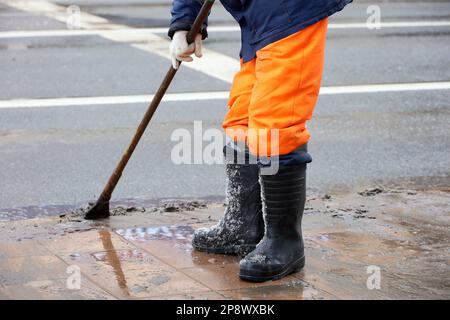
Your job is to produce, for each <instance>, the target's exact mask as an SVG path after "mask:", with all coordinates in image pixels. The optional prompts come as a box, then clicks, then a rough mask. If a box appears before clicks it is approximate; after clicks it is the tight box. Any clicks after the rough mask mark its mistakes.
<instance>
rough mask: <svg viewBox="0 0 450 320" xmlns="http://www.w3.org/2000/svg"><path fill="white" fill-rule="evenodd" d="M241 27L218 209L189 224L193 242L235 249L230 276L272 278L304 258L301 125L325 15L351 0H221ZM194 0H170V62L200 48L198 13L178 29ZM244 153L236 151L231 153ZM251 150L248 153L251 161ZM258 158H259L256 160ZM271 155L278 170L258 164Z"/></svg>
mask: <svg viewBox="0 0 450 320" xmlns="http://www.w3.org/2000/svg"><path fill="white" fill-rule="evenodd" d="M221 2H222V4H223V6H224V7H225V9H226V10H227V11H229V12H230V13H231V15H232V16H233V17H234V18H235V20H236V21H237V22H238V23H239V26H240V29H241V51H240V70H239V71H238V72H237V74H236V75H235V77H234V80H233V84H232V87H231V91H230V95H229V100H228V113H227V115H226V116H225V119H224V121H223V128H224V129H225V133H226V135H227V137H228V138H229V139H230V142H229V143H227V145H226V146H225V147H224V153H225V154H226V155H232V156H231V157H229V156H227V157H225V159H226V175H227V190H226V209H225V213H224V217H223V218H222V219H221V220H220V222H219V223H218V224H217V225H216V226H214V227H212V228H202V229H198V230H196V231H195V233H194V236H193V240H192V244H193V247H194V248H195V249H197V250H200V251H205V252H212V253H221V254H239V255H242V256H243V258H242V260H241V261H240V268H239V276H240V278H241V279H243V280H248V281H257V282H260V281H268V280H275V279H280V278H282V277H284V276H286V275H288V274H291V273H293V272H296V271H298V270H300V269H302V268H303V267H304V265H305V254H304V244H303V237H302V231H301V221H302V216H303V210H304V206H305V197H306V166H307V163H310V162H311V161H312V158H311V156H310V155H309V153H308V152H307V143H308V141H309V139H310V134H309V132H308V130H307V128H306V126H305V125H306V122H307V121H308V120H310V119H311V117H312V114H313V110H314V106H315V104H316V101H317V98H318V95H319V89H320V84H321V79H322V71H323V66H324V51H325V37H326V33H327V25H328V17H329V16H330V15H332V14H334V13H336V12H338V11H340V10H342V9H343V8H344V7H345V6H346V5H347V4H349V3H350V2H352V0H302V1H299V0H221ZM202 4H203V1H202V0H173V6H172V11H171V13H172V19H171V24H170V29H169V33H168V35H169V37H170V38H171V39H172V41H171V45H170V50H171V56H172V64H173V67H174V68H178V66H179V61H185V62H190V61H192V60H193V58H192V55H195V56H197V57H199V58H200V57H202V41H203V40H204V39H205V38H206V37H207V36H208V33H207V22H205V24H204V25H203V27H202V29H201V32H200V33H199V34H198V35H197V37H196V39H195V41H194V43H193V44H188V43H187V40H186V35H187V32H188V30H189V29H190V28H191V26H192V24H193V22H194V20H195V18H196V16H197V14H198V12H199V11H200V8H201V6H202ZM237 159H244V161H237ZM251 159H257V161H251ZM260 159H266V160H267V159H268V160H269V162H267V161H260ZM273 162H276V163H277V166H276V168H277V170H275V171H274V172H270V173H269V172H264V168H266V167H267V166H268V163H269V166H271V165H272V164H273Z"/></svg>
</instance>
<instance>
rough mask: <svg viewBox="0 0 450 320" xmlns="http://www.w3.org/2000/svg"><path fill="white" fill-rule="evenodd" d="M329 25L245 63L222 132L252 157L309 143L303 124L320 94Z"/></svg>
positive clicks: (299, 34)
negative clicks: (244, 148) (245, 145)
mask: <svg viewBox="0 0 450 320" xmlns="http://www.w3.org/2000/svg"><path fill="white" fill-rule="evenodd" d="M327 26H328V19H324V20H321V21H319V22H317V23H316V24H314V25H311V26H309V27H307V28H306V29H303V30H301V31H299V32H297V33H294V34H292V35H291V36H289V37H286V38H284V39H281V40H279V41H276V42H274V43H271V44H269V45H268V46H266V47H264V48H262V49H260V50H259V51H258V52H257V54H256V58H255V59H253V60H251V61H249V62H246V63H243V62H242V60H241V68H240V71H239V72H238V73H237V74H236V75H235V77H234V80H233V84H232V88H231V92H230V97H229V101H228V107H229V111H228V113H227V115H226V116H225V119H224V122H223V128H224V129H225V132H226V134H227V135H228V136H229V137H230V138H232V139H234V140H237V141H241V142H243V141H245V142H246V143H247V144H248V147H249V149H250V152H251V153H252V154H254V155H258V156H276V155H286V154H289V153H291V152H292V151H294V150H295V149H297V148H298V147H299V146H301V145H304V144H306V143H307V142H308V140H309V138H310V134H309V132H308V130H307V129H306V126H305V124H306V122H307V121H308V120H310V119H311V117H312V113H313V110H314V106H315V104H316V101H317V98H318V95H319V89H320V83H321V80H322V72H323V65H324V51H325V37H326V32H327ZM274 133H276V134H274Z"/></svg>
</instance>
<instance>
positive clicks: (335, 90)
mask: <svg viewBox="0 0 450 320" xmlns="http://www.w3.org/2000/svg"><path fill="white" fill-rule="evenodd" d="M427 90H450V81H442V82H423V83H392V84H369V85H356V86H334V87H323V88H322V89H321V90H320V95H337V94H358V93H379V92H405V91H427ZM228 94H229V93H228V92H227V91H213V92H189V93H169V94H166V95H165V96H164V98H163V101H165V102H180V101H203V100H226V99H228ZM152 98H153V95H124V96H108V97H80V98H50V99H13V100H0V109H13V108H48V107H67V106H95V105H118V104H137V103H149V102H150V101H151V99H152Z"/></svg>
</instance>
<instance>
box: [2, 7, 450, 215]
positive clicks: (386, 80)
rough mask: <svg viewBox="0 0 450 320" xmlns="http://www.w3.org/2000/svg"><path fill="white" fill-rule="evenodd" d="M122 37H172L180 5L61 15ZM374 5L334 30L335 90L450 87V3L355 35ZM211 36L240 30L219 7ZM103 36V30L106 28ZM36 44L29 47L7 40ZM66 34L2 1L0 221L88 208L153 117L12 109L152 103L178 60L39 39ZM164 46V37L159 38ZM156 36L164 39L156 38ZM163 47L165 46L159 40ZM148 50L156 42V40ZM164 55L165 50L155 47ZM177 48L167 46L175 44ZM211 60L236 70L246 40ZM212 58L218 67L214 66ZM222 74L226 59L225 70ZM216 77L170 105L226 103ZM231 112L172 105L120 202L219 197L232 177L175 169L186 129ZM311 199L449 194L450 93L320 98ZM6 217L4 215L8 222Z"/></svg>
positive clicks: (216, 38) (184, 75)
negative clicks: (124, 30)
mask: <svg viewBox="0 0 450 320" xmlns="http://www.w3.org/2000/svg"><path fill="white" fill-rule="evenodd" d="M53 3H57V4H59V5H62V6H67V5H69V4H78V5H80V7H81V10H82V12H83V13H85V12H86V13H90V14H92V15H95V16H99V17H102V18H104V19H106V20H107V21H106V22H104V23H106V24H108V23H110V24H119V25H121V26H122V27H136V28H164V27H166V26H167V21H168V18H169V10H170V7H169V3H170V1H163V0H160V1H150V0H148V1H143V0H140V1H137V0H136V1H131V2H130V1H125V0H122V1H120V0H115V1H112V0H100V1H81V0H79V1H76V0H74V1H72V0H71V1H53ZM371 4H373V3H370V2H364V3H361V2H356V3H354V4H352V5H351V6H349V7H348V8H347V9H346V10H345V11H344V12H342V13H340V14H338V15H336V16H334V17H333V18H332V19H331V20H330V23H332V24H340V25H344V27H342V28H332V29H330V31H329V34H328V42H327V51H326V67H325V73H324V80H323V86H324V87H334V86H358V85H371V84H397V83H415V84H419V87H420V85H421V84H423V83H426V82H448V81H450V55H449V52H450V25H444V26H429V25H426V26H423V25H420V23H419V24H414V23H416V22H422V23H423V22H430V21H432V22H436V21H438V22H439V21H440V22H442V21H444V22H447V23H448V22H449V21H450V4H449V3H448V2H436V3H433V2H426V3H421V2H414V1H408V2H404V3H403V2H397V1H395V2H380V3H375V4H376V5H379V6H380V8H381V13H382V22H389V23H397V22H406V23H407V24H408V23H410V25H408V26H405V27H395V28H394V27H382V28H381V29H380V30H369V29H367V28H352V27H345V24H348V23H364V22H365V21H366V19H367V14H366V9H367V7H368V6H369V5H371ZM210 25H211V26H233V25H235V24H234V23H233V21H232V20H231V18H230V17H229V16H228V15H227V14H226V12H224V10H223V8H221V6H220V5H218V4H217V5H216V6H215V10H214V11H213V13H212V15H211V17H210ZM100 27H101V26H100ZM19 30H22V31H23V30H25V31H30V32H31V33H30V34H28V35H27V36H21V35H17V36H10V37H5V36H4V37H2V35H5V34H7V33H8V32H10V31H19ZM40 30H67V28H66V25H65V23H63V22H61V21H58V20H55V19H54V18H53V17H51V15H49V14H48V12H47V11H45V10H39V7H38V9H37V10H34V11H32V10H26V11H23V10H20V9H17V8H14V7H11V6H9V5H8V1H7V0H0V75H1V76H0V107H1V105H2V103H3V105H4V107H2V108H0V208H15V207H26V206H44V205H50V204H61V205H75V206H76V205H78V204H80V203H83V202H86V201H88V200H92V199H95V197H96V196H97V195H98V194H99V193H100V191H101V189H102V187H103V184H104V183H105V181H106V179H107V178H108V176H109V174H110V173H111V171H112V169H113V167H114V166H115V164H116V162H117V160H118V157H119V156H120V154H121V153H122V151H123V149H124V148H125V146H126V145H127V144H128V142H129V140H130V137H131V136H132V134H133V131H134V128H135V127H136V125H137V123H138V122H139V119H140V117H141V116H142V114H143V112H144V111H145V108H146V104H145V103H127V104H118V103H111V104H104V105H98V104H93V105H85V106H79V105H75V106H74V105H67V106H61V107H46V106H42V107H39V108H37V107H36V108H19V107H14V106H11V107H8V103H9V101H11V100H13V99H41V98H56V99H57V98H67V97H111V96H129V95H144V94H152V93H154V91H155V90H156V88H157V87H158V85H159V82H160V81H161V79H162V77H163V76H164V74H165V72H166V70H167V68H168V65H169V60H168V59H167V58H166V57H164V56H162V55H161V54H158V53H155V52H152V51H151V50H141V49H139V48H137V47H136V46H135V45H136V44H138V45H142V44H143V45H145V44H146V43H147V41H146V39H145V36H144V37H143V38H142V37H140V38H139V39H138V40H133V37H132V36H130V38H129V39H125V41H121V42H120V41H115V40H111V39H108V38H105V37H103V36H101V35H98V34H93V35H80V36H74V35H71V36H68V35H58V36H55V35H50V36H40V37H37V36H35V35H34V34H33V32H35V31H40ZM158 32H159V33H158ZM158 32H157V34H159V35H160V36H163V34H161V33H160V31H158ZM152 41H153V40H152ZM148 42H151V41H150V40H148ZM152 45H155V46H158V44H152ZM163 45H166V44H163ZM205 46H206V48H207V49H209V50H212V51H213V52H216V53H220V54H222V55H223V56H222V57H224V56H225V57H229V58H232V59H238V53H239V46H240V37H239V33H238V32H234V31H226V32H220V31H212V32H210V38H209V39H208V40H207V41H206V42H205ZM210 56H211V55H210ZM219 61H220V59H219ZM217 68H218V65H217V64H216V65H213V64H212V65H210V66H207V68H206V69H205V68H203V69H201V68H200V70H196V69H195V68H188V67H184V66H183V69H182V70H181V71H180V72H179V74H178V75H177V77H176V79H175V81H174V83H173V85H172V87H171V88H170V90H169V92H170V93H173V94H177V93H196V92H203V93H204V92H212V91H220V92H223V91H227V90H228V89H229V87H230V83H229V82H228V81H224V80H223V79H221V78H220V77H217V75H216V73H217V72H216V71H215V69H217ZM226 109H227V107H226V100H225V99H211V100H201V101H183V100H182V99H181V100H180V101H172V102H164V103H163V104H162V105H161V107H160V109H159V110H158V112H157V115H156V117H155V119H154V121H153V122H152V123H151V125H150V127H149V129H148V131H147V132H146V134H145V136H144V138H143V141H142V143H141V144H140V145H139V147H138V149H137V151H136V153H135V155H134V156H133V159H132V160H131V162H130V163H129V166H128V168H127V170H126V172H125V175H124V176H123V180H122V181H121V183H120V184H119V186H118V188H117V190H116V192H115V194H114V197H115V199H126V198H139V199H150V200H152V199H160V198H180V197H182V198H207V197H221V196H223V191H224V188H225V181H224V172H223V171H224V170H223V169H224V168H223V166H221V165H205V164H203V165H175V164H174V163H173V162H172V161H171V157H170V154H171V150H172V148H173V147H174V146H175V144H176V143H175V142H173V141H171V135H172V133H173V132H174V130H176V129H180V128H185V129H188V130H190V131H192V130H193V124H194V121H202V125H203V129H204V130H206V129H208V128H220V126H221V120H222V118H223V116H224V114H225V112H226ZM309 128H310V131H311V133H312V140H311V142H310V152H311V154H312V155H313V158H314V161H313V163H312V164H311V166H310V167H309V170H308V173H309V174H308V181H309V183H308V186H309V189H310V192H330V191H333V192H336V191H348V190H359V189H363V188H366V187H372V186H377V185H380V184H381V185H392V186H396V187H402V188H419V189H435V188H440V189H448V188H450V174H449V172H450V170H449V168H450V88H449V87H447V88H446V89H436V90H423V89H420V88H419V89H417V90H408V91H404V90H401V91H395V92H387V91H386V90H379V91H377V92H371V93H367V92H364V93H338V94H333V95H321V96H320V98H319V102H318V105H317V107H316V112H315V115H314V118H313V120H312V121H311V122H310V123H309ZM3 211H5V210H3Z"/></svg>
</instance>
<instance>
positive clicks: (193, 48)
mask: <svg viewBox="0 0 450 320" xmlns="http://www.w3.org/2000/svg"><path fill="white" fill-rule="evenodd" d="M187 34H188V32H187V31H183V30H180V31H177V32H175V34H174V35H173V38H172V42H171V43H170V55H171V57H172V66H173V68H174V69H178V67H179V66H180V62H179V61H185V62H191V61H193V60H194V59H193V58H192V57H191V55H192V54H195V56H196V57H197V58H201V57H202V56H203V54H202V42H203V40H202V35H201V34H200V33H199V34H197V36H196V37H195V41H194V43H192V44H190V45H188V42H187V39H186V36H187Z"/></svg>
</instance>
